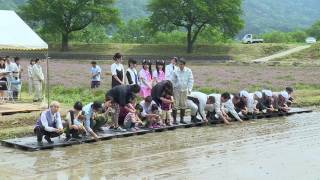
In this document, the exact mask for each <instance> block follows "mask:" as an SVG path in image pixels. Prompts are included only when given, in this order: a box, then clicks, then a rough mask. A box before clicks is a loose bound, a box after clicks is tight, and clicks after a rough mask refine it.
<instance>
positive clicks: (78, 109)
mask: <svg viewBox="0 0 320 180" xmlns="http://www.w3.org/2000/svg"><path fill="white" fill-rule="evenodd" d="M84 119H85V116H84V112H83V111H82V103H81V102H79V101H77V102H76V103H75V104H74V106H73V110H70V111H69V112H68V113H67V116H66V120H67V123H68V124H67V127H66V140H65V141H69V140H70V139H71V136H72V137H73V138H79V134H84V133H86V130H85V128H84V126H83V121H84Z"/></svg>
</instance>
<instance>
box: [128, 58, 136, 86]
mask: <svg viewBox="0 0 320 180" xmlns="http://www.w3.org/2000/svg"><path fill="white" fill-rule="evenodd" d="M136 66H137V61H136V60H134V59H132V58H129V61H128V69H127V72H126V77H127V82H128V84H129V85H133V84H137V85H139V76H138V72H137V69H136Z"/></svg>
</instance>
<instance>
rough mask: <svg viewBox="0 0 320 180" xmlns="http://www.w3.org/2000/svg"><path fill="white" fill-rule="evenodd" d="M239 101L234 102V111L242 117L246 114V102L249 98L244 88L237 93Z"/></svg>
mask: <svg viewBox="0 0 320 180" xmlns="http://www.w3.org/2000/svg"><path fill="white" fill-rule="evenodd" d="M239 97H240V101H239V102H238V103H237V104H235V108H236V111H237V112H238V114H239V116H240V117H244V116H245V115H247V114H248V108H247V103H248V99H249V93H248V92H247V91H245V90H242V91H240V93H239Z"/></svg>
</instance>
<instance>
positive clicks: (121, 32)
mask: <svg viewBox="0 0 320 180" xmlns="http://www.w3.org/2000/svg"><path fill="white" fill-rule="evenodd" d="M148 22H149V21H148V19H146V18H140V19H131V20H129V21H128V22H127V23H123V24H121V25H119V26H118V30H117V32H116V33H115V34H114V36H113V39H114V40H117V41H118V42H122V43H146V42H147V41H148V40H149V39H150V38H151V29H150V28H149V27H148Z"/></svg>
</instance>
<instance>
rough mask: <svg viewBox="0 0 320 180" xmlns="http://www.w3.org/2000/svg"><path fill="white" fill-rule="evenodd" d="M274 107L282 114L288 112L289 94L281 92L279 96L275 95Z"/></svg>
mask: <svg viewBox="0 0 320 180" xmlns="http://www.w3.org/2000/svg"><path fill="white" fill-rule="evenodd" d="M272 98H273V104H272V106H273V107H274V108H275V109H277V110H278V111H280V112H288V111H289V107H288V106H287V104H286V102H287V101H288V100H289V94H288V93H287V92H286V91H281V92H280V93H279V94H278V95H273V97H272Z"/></svg>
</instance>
